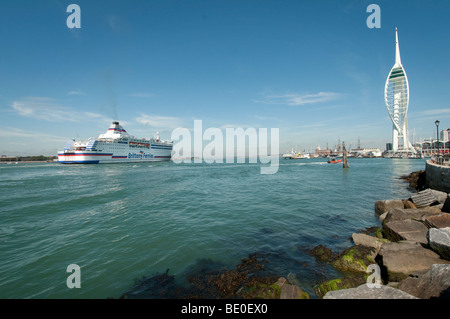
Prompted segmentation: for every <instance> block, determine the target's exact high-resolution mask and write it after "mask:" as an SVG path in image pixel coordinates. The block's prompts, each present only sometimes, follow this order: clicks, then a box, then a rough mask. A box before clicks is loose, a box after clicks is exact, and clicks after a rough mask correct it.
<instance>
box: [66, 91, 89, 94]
mask: <svg viewBox="0 0 450 319" xmlns="http://www.w3.org/2000/svg"><path fill="white" fill-rule="evenodd" d="M67 94H68V95H87V94H86V93H84V92H83V91H80V90H74V91H70V92H67Z"/></svg>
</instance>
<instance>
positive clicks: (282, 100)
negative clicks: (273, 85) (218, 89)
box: [255, 92, 341, 105]
mask: <svg viewBox="0 0 450 319" xmlns="http://www.w3.org/2000/svg"><path fill="white" fill-rule="evenodd" d="M339 97H341V94H339V93H335V92H319V93H316V94H303V95H301V94H284V95H266V96H264V97H263V99H262V100H255V102H258V103H265V104H285V105H305V104H316V103H323V102H329V101H332V100H335V99H337V98H339Z"/></svg>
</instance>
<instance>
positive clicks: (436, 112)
mask: <svg viewBox="0 0 450 319" xmlns="http://www.w3.org/2000/svg"><path fill="white" fill-rule="evenodd" d="M449 114H450V109H433V110H426V111H423V112H420V115H422V116H427V115H449Z"/></svg>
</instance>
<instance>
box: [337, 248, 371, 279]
mask: <svg viewBox="0 0 450 319" xmlns="http://www.w3.org/2000/svg"><path fill="white" fill-rule="evenodd" d="M376 256H377V250H376V249H375V248H373V247H367V246H362V245H355V246H352V247H349V248H347V249H345V250H344V251H343V252H341V253H340V254H339V256H337V257H336V258H335V259H334V260H333V262H332V263H331V265H332V266H333V267H334V268H336V269H339V270H341V271H351V272H362V273H369V272H370V270H368V269H367V267H368V266H369V265H371V264H374V263H375V257H376Z"/></svg>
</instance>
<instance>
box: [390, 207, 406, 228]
mask: <svg viewBox="0 0 450 319" xmlns="http://www.w3.org/2000/svg"><path fill="white" fill-rule="evenodd" d="M405 219H411V217H410V216H409V215H408V213H407V212H406V209H403V208H391V209H390V210H389V211H388V212H387V214H386V216H385V218H384V221H383V225H384V224H385V223H387V222H390V221H396V220H405Z"/></svg>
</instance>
